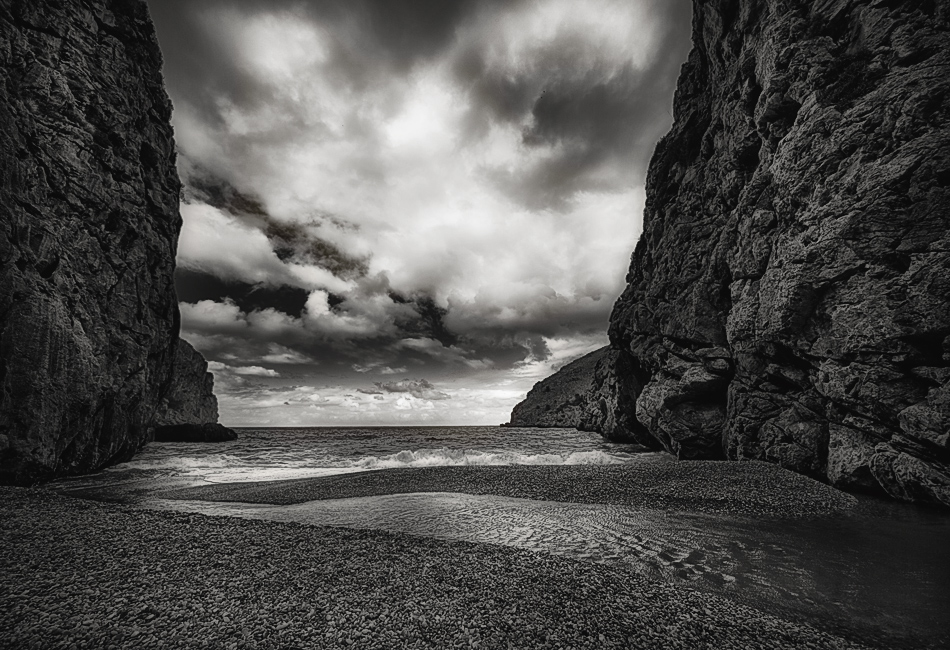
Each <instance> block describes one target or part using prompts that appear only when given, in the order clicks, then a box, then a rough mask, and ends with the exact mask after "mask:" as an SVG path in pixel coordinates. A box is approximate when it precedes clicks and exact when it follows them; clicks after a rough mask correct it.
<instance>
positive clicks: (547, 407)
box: [510, 347, 610, 429]
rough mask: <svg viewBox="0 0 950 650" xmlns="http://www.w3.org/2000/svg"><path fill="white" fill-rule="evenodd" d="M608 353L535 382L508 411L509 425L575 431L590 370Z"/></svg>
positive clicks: (598, 352)
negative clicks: (563, 428)
mask: <svg viewBox="0 0 950 650" xmlns="http://www.w3.org/2000/svg"><path fill="white" fill-rule="evenodd" d="M609 352H610V348H606V347H604V348H601V349H599V350H595V351H594V352H591V353H590V354H586V355H584V356H583V357H581V358H580V359H577V360H575V361H572V362H571V363H569V364H567V365H566V366H564V367H563V368H561V369H560V370H559V371H558V372H556V373H554V374H553V375H551V376H550V377H548V378H547V379H543V380H541V381H539V382H538V383H536V384H535V385H534V387H533V388H532V389H531V390H530V391H529V392H528V395H527V397H525V399H524V401H522V402H520V403H519V404H518V405H517V406H515V408H514V409H513V410H512V411H511V422H510V426H513V427H522V426H524V427H566V428H568V429H573V428H576V427H577V426H578V424H579V423H580V421H581V419H582V417H583V415H584V411H585V409H586V408H587V400H588V393H589V391H590V384H591V377H592V376H593V374H594V368H595V367H596V366H597V364H598V363H600V362H601V360H602V359H603V357H604V356H605V355H606V354H608V353H609Z"/></svg>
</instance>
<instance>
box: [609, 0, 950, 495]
mask: <svg viewBox="0 0 950 650" xmlns="http://www.w3.org/2000/svg"><path fill="white" fill-rule="evenodd" d="M948 14H950V5H948V4H947V3H946V2H934V1H928V0H921V1H914V2H886V1H882V0H823V1H822V2H815V3H800V2H790V1H787V0H709V1H704V2H698V1H697V2H695V3H694V16H693V45H694V47H693V51H692V52H691V53H690V55H689V59H688V61H687V62H686V64H685V65H684V66H683V69H682V72H681V75H680V80H679V84H678V87H677V91H676V97H675V101H674V125H673V128H672V130H671V131H670V133H669V134H668V135H666V136H665V137H664V138H663V139H662V140H661V141H660V143H659V144H658V146H657V149H656V152H655V154H654V157H653V160H652V162H651V165H650V170H649V174H648V179H647V206H646V210H645V215H644V230H643V236H642V237H641V239H640V241H639V242H638V244H637V247H636V250H635V252H634V256H633V259H632V263H631V267H630V271H629V273H628V276H627V281H628V286H627V288H626V290H625V291H624V293H623V295H622V296H621V297H620V299H619V300H618V301H617V303H616V305H615V307H614V312H613V314H612V316H611V324H610V330H609V334H610V339H611V344H612V347H613V348H614V350H615V366H614V368H613V369H611V370H608V371H606V372H601V373H599V374H598V373H595V375H594V381H593V386H592V395H591V400H593V399H595V396H596V395H599V396H601V397H600V398H601V399H605V398H604V397H603V396H604V394H605V393H606V394H614V395H619V396H622V399H621V398H617V399H615V403H616V404H618V405H621V404H622V407H621V410H622V411H623V412H622V413H618V414H616V415H614V416H613V422H624V423H628V424H627V426H628V427H629V429H630V431H631V432H634V431H635V430H636V428H637V425H640V426H643V427H645V428H646V429H647V430H648V432H649V435H650V436H651V437H653V438H655V439H656V440H657V441H659V442H661V443H662V444H663V446H664V447H665V448H666V449H667V450H669V451H671V452H673V453H676V454H677V455H679V456H681V457H714V456H716V455H719V454H721V453H724V454H725V455H726V457H727V458H730V459H762V460H767V461H771V462H775V463H778V464H780V465H782V466H784V467H788V468H790V469H793V470H795V471H798V472H802V473H806V474H809V475H812V476H815V477H818V478H821V479H824V480H828V481H830V482H831V483H833V484H835V485H838V486H841V487H845V488H849V489H863V490H869V491H874V492H879V493H882V494H887V495H890V496H891V497H894V498H898V499H903V500H910V501H920V502H927V503H934V504H943V505H947V506H950V490H948V486H950V470H948V467H950V448H948V439H950V433H948V423H950V398H948V395H950V385H948V381H950V187H948V186H950V126H948V118H950V48H947V47H946V44H947V43H948V42H950V15H948ZM711 349H712V350H716V351H717V352H716V353H715V355H714V356H709V353H708V351H709V350H711ZM631 369H633V371H631ZM633 423H636V424H633ZM595 424H597V425H599V427H603V424H604V420H603V419H602V420H600V421H598V422H595ZM601 430H602V431H607V429H605V428H601ZM609 433H610V435H615V434H614V431H613V430H609Z"/></svg>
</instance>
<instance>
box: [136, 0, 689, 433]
mask: <svg viewBox="0 0 950 650" xmlns="http://www.w3.org/2000/svg"><path fill="white" fill-rule="evenodd" d="M149 5H150V10H151V13H152V15H153V18H154V20H155V22H156V28H157V31H158V36H159V40H160V43H161V45H162V49H163V54H164V58H165V78H166V83H167V86H168V89H169V93H170V95H171V97H172V100H173V102H174V105H175V117H174V119H175V128H176V138H177V140H178V145H179V147H180V150H181V151H180V153H181V155H180V156H179V166H180V171H181V176H182V180H183V182H184V183H185V199H186V203H185V204H184V205H183V206H182V216H183V219H184V222H185V225H184V228H183V231H182V237H181V241H180V245H179V257H178V259H179V268H180V271H179V274H178V277H177V285H178V291H179V295H180V298H181V300H182V317H183V319H182V323H183V334H184V336H185V337H186V338H188V339H189V340H191V341H192V342H193V343H195V345H196V346H197V347H198V349H200V350H201V351H202V352H203V353H204V354H205V355H206V356H207V357H208V358H209V359H210V360H212V361H214V362H215V363H216V364H219V365H218V366H216V368H217V369H216V372H217V373H219V374H220V375H221V376H222V377H225V378H226V379H225V380H224V381H225V382H227V383H226V385H227V386H232V387H234V390H235V391H237V389H238V387H247V386H250V384H249V383H248V382H249V380H248V379H247V378H248V377H256V378H257V379H255V381H258V382H264V383H259V384H255V385H254V390H253V391H250V392H248V390H249V389H248V390H245V392H243V393H238V392H234V396H235V398H236V399H237V398H240V399H241V400H245V402H241V403H242V404H244V405H245V406H246V407H247V408H248V409H251V410H248V411H246V414H248V415H241V416H240V417H242V418H244V417H252V414H253V409H252V407H253V405H254V404H258V405H260V404H264V403H270V401H274V402H275V403H276V402H277V401H278V400H277V397H276V392H277V391H278V388H279V385H280V384H281V382H289V381H293V382H295V384H294V386H295V388H294V390H296V391H297V393H295V395H296V397H295V399H296V400H297V401H296V402H295V401H294V399H291V400H289V401H290V403H295V404H299V405H300V406H301V409H302V408H304V407H306V408H307V409H311V408H313V409H316V408H328V409H329V408H331V407H333V408H337V407H339V408H341V409H342V408H344V406H346V408H352V409H353V413H362V412H364V411H367V409H370V407H371V406H374V405H375V403H376V402H378V403H379V405H380V408H382V405H383V403H384V402H385V403H386V404H390V402H391V403H392V404H395V403H396V402H401V406H400V407H395V406H392V404H390V406H392V407H393V408H404V407H406V406H407V404H406V402H409V403H412V402H413V399H411V398H419V399H425V400H430V401H431V400H435V401H434V405H432V404H430V405H429V406H431V407H432V408H435V409H440V408H448V407H451V408H452V409H456V408H459V407H458V406H457V405H458V404H461V403H463V402H464V399H463V398H458V399H456V397H458V395H459V393H458V390H459V389H460V385H459V384H458V383H456V380H460V378H474V377H476V376H477V377H480V378H482V379H484V378H485V377H488V376H489V375H490V376H491V377H492V381H494V382H495V384H494V388H496V389H497V390H498V391H499V392H498V395H503V397H498V396H496V397H491V396H490V395H489V396H486V395H482V394H476V392H477V389H481V388H483V387H484V386H485V384H484V383H477V381H481V380H475V379H470V381H471V382H472V383H470V384H469V386H468V388H464V389H463V390H468V391H469V394H468V395H469V396H468V398H466V399H469V400H470V401H469V402H468V404H469V405H470V406H471V408H473V409H476V411H477V408H480V407H478V406H477V404H479V403H480V402H479V401H478V400H482V399H485V400H489V401H490V400H492V399H495V400H502V399H503V400H508V402H505V404H508V407H509V408H510V406H511V405H512V404H513V403H514V402H515V401H517V399H518V393H519V391H520V390H521V389H522V387H529V386H530V383H531V382H532V381H533V379H537V378H539V377H540V376H543V374H544V373H547V372H550V371H551V370H552V369H553V368H555V367H557V366H558V364H561V363H563V362H564V361H565V360H567V359H570V358H573V357H576V356H579V355H580V354H583V353H585V352H587V351H589V350H590V349H593V348H594V347H597V346H598V345H602V344H603V339H604V331H605V329H606V323H607V320H608V315H609V312H610V307H611V303H612V302H613V298H614V297H615V296H616V295H617V294H618V293H619V291H620V289H621V288H622V284H623V274H624V270H625V265H626V263H627V259H628V256H629V251H630V250H631V249H632V248H633V244H634V240H635V237H636V235H637V232H638V231H637V225H636V220H637V213H638V212H639V209H640V206H642V184H643V180H642V179H643V175H644V171H645V165H646V161H647V159H648V158H649V155H650V153H651V151H652V148H653V146H654V142H655V141H656V139H657V138H658V137H659V136H660V135H661V134H662V132H663V131H664V130H665V129H666V128H667V126H668V124H669V122H670V121H671V119H672V116H671V115H670V113H669V107H670V104H671V102H670V97H671V95H672V88H673V83H674V79H675V76H676V74H675V73H676V69H677V68H678V66H679V65H680V63H681V61H682V60H684V59H685V56H686V49H687V45H688V42H687V39H688V29H687V27H688V24H689V11H690V9H689V2H688V0H629V1H627V0H585V2H583V3H580V2H573V1H572V0H531V1H530V2H528V1H518V0H453V1H449V0H424V1H422V0H313V1H305V0H201V1H200V2H196V1H194V0H149ZM490 373H494V374H490ZM405 374H409V375H410V376H416V377H419V376H424V377H427V378H428V379H430V380H433V381H435V382H436V383H437V384H438V385H439V386H440V387H443V386H445V390H446V391H448V392H443V391H437V390H436V389H434V388H432V386H431V384H429V385H428V387H427V386H426V385H424V384H423V383H418V382H426V383H427V380H405V381H410V382H417V384H413V386H414V388H413V387H411V386H410V385H409V384H406V383H401V382H387V381H380V382H377V384H375V388H372V389H364V391H363V392H359V391H358V389H359V388H360V387H364V388H365V387H366V386H368V385H369V382H370V381H372V380H375V379H383V380H384V379H386V378H391V377H392V376H393V375H396V376H404V375H405ZM519 382H520V383H519ZM324 383H326V384H331V385H332V387H333V388H334V390H336V389H340V390H336V392H334V391H329V392H328V391H323V393H321V395H322V397H323V398H325V399H327V400H331V401H333V400H336V402H333V403H334V404H336V405H337V406H332V404H330V402H325V401H320V400H317V399H314V396H313V395H312V394H310V393H308V392H307V390H305V389H306V388H307V387H308V386H309V387H310V388H312V387H313V386H316V385H317V384H324ZM344 389H345V390H344ZM427 390H431V391H435V393H432V394H436V393H438V394H439V395H445V396H448V395H449V394H450V393H451V394H452V396H453V399H452V400H445V399H444V398H439V397H420V396H422V395H424V394H425V392H426V391H427ZM255 391H256V392H255ZM347 391H348V392H347ZM368 391H379V393H378V394H377V395H376V397H379V396H380V395H382V396H383V397H385V398H386V399H385V400H382V399H381V400H375V399H373V396H370V395H368V394H367V392H368ZM413 391H415V392H413ZM417 393H418V394H417ZM354 397H355V401H354V400H353V399H351V398H354ZM272 398H273V399H272ZM367 400H369V401H367ZM387 400H388V401H387ZM239 401H240V400H239ZM286 402H287V400H284V399H280V400H279V404H285V403H286ZM223 404H224V408H225V411H224V412H225V413H232V414H233V413H237V412H238V410H240V409H238V406H235V404H237V402H231V403H230V406H229V405H228V404H229V402H228V401H227V400H224V402H223ZM497 404H501V402H497ZM497 404H496V406H497ZM245 406H241V407H240V408H244V407H245ZM416 406H418V405H416ZM413 408H415V407H413ZM498 408H499V409H500V410H504V409H503V408H502V407H500V406H499V407H498ZM228 409H238V410H228ZM476 411H472V412H473V413H474V412H476ZM240 412H241V413H245V412H244V411H240ZM300 413H301V415H300V417H301V418H304V417H305V416H304V415H302V413H303V411H301V412H300ZM340 413H342V411H340ZM341 417H344V416H343V415H341ZM345 417H350V416H348V415H347V416H345ZM353 417H356V416H353ZM473 417H474V416H473ZM477 417H479V418H486V419H487V421H499V420H498V419H496V416H495V415H492V416H490V417H489V416H488V415H478V416H477ZM250 421H252V422H253V420H250ZM458 421H464V420H463V419H459V420H458ZM235 423H236V422H235Z"/></svg>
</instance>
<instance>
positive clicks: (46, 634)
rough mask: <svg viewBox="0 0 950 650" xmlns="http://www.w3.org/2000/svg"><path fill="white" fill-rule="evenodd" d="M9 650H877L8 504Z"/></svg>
mask: <svg viewBox="0 0 950 650" xmlns="http://www.w3.org/2000/svg"><path fill="white" fill-rule="evenodd" d="M0 497H2V499H0V538H2V545H0V557H2V567H3V568H2V577H3V579H2V580H0V603H2V604H3V608H2V609H3V613H0V621H2V625H0V646H9V645H15V646H16V647H20V648H40V647H42V648H51V647H64V648H68V647H70V645H71V644H72V643H77V644H78V645H79V646H80V647H86V646H89V645H92V646H94V647H103V648H109V647H116V648H123V647H129V646H130V644H131V645H135V646H136V647H143V648H149V647H168V646H169V645H172V646H174V647H181V648H191V647H215V648H217V647H222V648H231V647H234V648H243V647H247V648H252V647H253V648H275V649H276V648H291V647H327V648H332V647H345V646H346V645H348V644H349V643H353V644H356V645H357V646H358V647H366V648H376V647H379V648H384V647H440V648H441V647H484V648H494V647H509V644H510V646H511V647H537V648H559V647H562V648H569V647H570V648H573V647H631V646H632V647H642V648H677V647H679V648H691V647H717V648H754V647H761V648H767V647H783V648H795V647H803V648H804V647H810V648H859V647H865V646H861V645H859V644H856V643H854V642H851V641H848V640H845V639H843V638H841V637H837V636H834V635H831V634H828V633H825V632H821V631H818V630H816V629H814V628H812V627H810V626H807V625H802V624H796V623H791V622H788V621H785V620H783V619H780V618H776V617H774V616H770V615H768V614H764V613H762V612H760V611H758V610H756V609H753V608H750V607H747V606H744V605H740V604H737V603H735V602H732V601H730V600H727V599H725V598H721V597H717V596H714V595H710V594H706V593H702V592H699V591H695V590H693V589H690V588H688V587H683V586H678V585H673V584H668V583H663V582H654V581H649V580H646V579H644V578H642V577H639V576H637V575H635V574H633V573H631V572H629V571H625V570H623V569H621V568H617V567H605V566H603V565H598V564H594V563H588V562H582V561H576V560H570V559H566V558H560V557H555V556H551V555H547V554H543V553H533V552H530V551H524V550H519V549H514V548H510V547H501V546H493V545H488V544H476V543H471V542H449V541H441V540H435V539H430V538H422V537H412V536H408V535H399V534H394V533H385V532H380V531H367V530H354V529H341V528H324V527H313V526H307V525H302V524H293V523H278V522H265V521H251V520H243V519H236V518H230V517H215V516H206V515H194V514H181V513H174V512H160V511H151V510H145V509H139V508H135V507H128V506H120V505H115V504H107V503H100V502H93V501H88V500H84V499H77V498H72V497H66V496H62V495H58V494H55V493H53V492H51V491H50V490H46V489H35V488H33V489H31V488H10V487H3V488H0Z"/></svg>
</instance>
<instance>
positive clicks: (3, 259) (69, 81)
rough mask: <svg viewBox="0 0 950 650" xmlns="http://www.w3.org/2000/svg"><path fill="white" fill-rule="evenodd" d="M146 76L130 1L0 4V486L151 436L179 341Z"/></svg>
mask: <svg viewBox="0 0 950 650" xmlns="http://www.w3.org/2000/svg"><path fill="white" fill-rule="evenodd" d="M161 65H162V57H161V53H160V52H159V48H158V43H157V41H156V39H155V34H154V30H153V28H152V24H151V21H150V20H149V16H148V11H147V8H146V5H145V3H144V2H141V1H123V2H119V1H117V0H115V1H113V0H58V1H56V2H53V1H52V0H2V1H0V206H2V210H3V218H2V219H0V482H4V483H11V482H12V483H31V482H34V481H37V480H42V479H46V478H51V477H53V476H57V475H63V474H71V473H78V472H85V471H91V470H94V469H97V468H99V467H102V466H104V465H106V464H109V463H112V462H115V461H118V460H121V459H125V458H128V457H130V456H131V455H132V454H133V453H134V452H135V451H136V450H137V449H139V448H140V447H141V446H142V445H143V444H144V443H145V441H146V440H147V438H148V436H149V434H150V426H151V421H152V417H153V415H154V413H155V410H156V407H157V406H158V405H159V401H160V397H161V395H162V394H163V393H164V391H165V390H166V389H167V387H168V383H169V377H170V372H171V368H172V359H173V356H174V351H175V341H176V340H177V335H178V311H177V307H176V300H175V291H174V286H173V283H172V274H173V271H174V260H175V249H176V244H177V237H178V231H179V229H180V226H181V218H180V216H179V212H178V195H179V189H180V183H179V179H178V174H177V171H176V169H175V144H174V140H173V136H172V128H171V125H170V122H169V120H170V117H171V104H170V102H169V100H168V97H167V95H166V94H165V90H164V87H163V84H162V76H161Z"/></svg>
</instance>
